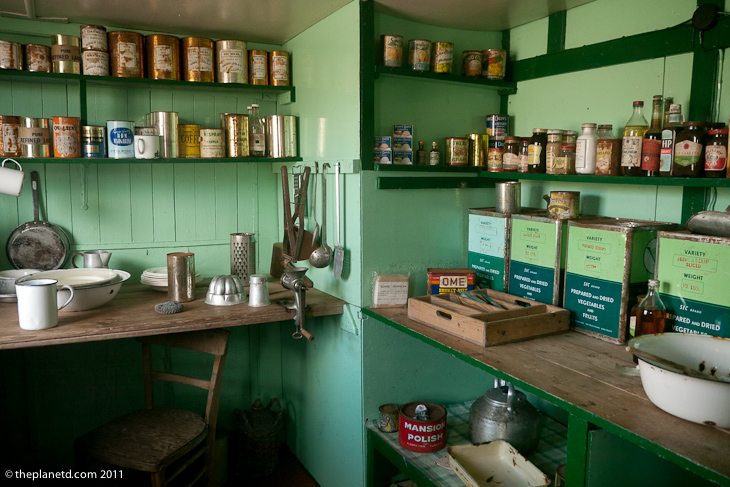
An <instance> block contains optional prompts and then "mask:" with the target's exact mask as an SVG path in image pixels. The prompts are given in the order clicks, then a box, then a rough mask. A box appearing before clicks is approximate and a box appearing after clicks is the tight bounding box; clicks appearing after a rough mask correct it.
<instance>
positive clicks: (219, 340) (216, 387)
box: [139, 329, 230, 429]
mask: <svg viewBox="0 0 730 487" xmlns="http://www.w3.org/2000/svg"><path fill="white" fill-rule="evenodd" d="M229 335H230V333H229V332H228V331H227V330H220V329H216V330H204V331H194V332H189V333H174V334H169V335H154V336H149V337H141V338H139V341H140V342H142V362H143V367H144V392H145V394H144V395H145V407H146V408H147V409H151V408H152V407H153V406H154V397H153V382H154V381H155V380H161V381H167V382H177V383H180V384H187V385H190V386H194V387H198V388H200V389H203V390H206V391H208V398H207V400H206V404H205V422H206V423H207V424H208V427H209V428H213V429H215V425H216V422H217V419H218V399H219V397H220V385H221V377H222V374H223V364H224V362H225V357H226V350H227V347H228V337H229ZM151 345H164V346H168V347H172V348H183V349H187V350H193V351H197V352H202V353H208V354H211V355H213V365H212V367H211V373H210V379H208V380H204V379H199V378H196V377H190V376H187V375H182V374H177V373H172V372H165V371H159V370H154V369H153V367H152V350H151Z"/></svg>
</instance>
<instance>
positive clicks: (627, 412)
mask: <svg viewBox="0 0 730 487" xmlns="http://www.w3.org/2000/svg"><path fill="white" fill-rule="evenodd" d="M364 311H365V314H367V315H369V316H372V317H374V318H377V319H379V320H380V321H382V322H384V323H386V324H388V325H390V326H392V327H394V328H396V329H399V330H401V331H403V332H405V333H407V334H409V335H412V336H414V337H416V338H418V339H420V340H422V341H424V342H426V343H428V344H430V345H432V346H434V347H436V348H439V349H441V350H444V351H446V352H447V353H449V354H451V355H453V356H455V357H456V358H458V359H460V360H462V361H464V362H467V363H470V364H472V365H475V366H477V367H480V368H481V369H483V370H486V371H487V372H489V373H492V374H494V375H495V376H497V377H500V378H504V379H507V380H510V381H513V382H514V383H515V385H517V386H518V387H520V388H521V389H523V390H526V391H529V392H531V393H533V394H535V395H537V396H538V397H541V398H543V399H545V400H547V401H549V402H551V403H553V404H555V405H557V406H558V407H560V408H562V409H564V410H566V411H568V412H569V413H570V414H571V415H574V416H577V417H579V418H581V419H582V420H585V421H587V422H588V423H590V424H594V425H597V426H599V427H600V428H603V429H605V430H607V431H610V432H611V433H613V434H615V435H617V436H619V437H621V438H624V439H626V440H628V441H631V442H632V443H635V444H638V445H639V446H641V447H644V448H646V449H648V450H649V451H651V452H653V453H655V454H657V455H658V456H660V457H663V458H667V459H669V460H671V461H672V462H674V463H677V464H678V465H681V466H683V467H684V468H687V469H689V470H691V471H694V472H695V473H698V474H700V475H702V476H703V477H705V478H708V479H710V480H713V481H715V482H718V483H720V484H721V485H727V484H729V483H730V431H729V430H724V429H721V428H715V427H711V426H705V425H700V424H695V423H692V422H689V421H685V420H683V419H680V418H677V417H675V416H672V415H670V414H668V413H666V412H664V411H662V410H661V409H659V408H657V407H656V406H654V404H653V403H652V402H651V401H649V399H648V398H647V397H646V394H645V393H644V389H643V387H642V385H641V379H640V378H639V377H638V375H627V374H626V372H625V371H626V368H627V367H628V368H631V367H632V366H633V362H632V360H631V355H630V354H629V353H628V352H626V350H625V349H624V347H622V346H618V345H612V344H609V343H606V342H603V341H600V340H598V339H595V338H592V337H589V336H587V335H583V334H580V333H576V332H567V333H563V334H560V335H552V336H547V337H540V338H535V339H532V340H527V341H523V342H516V343H509V344H505V345H499V346H494V347H489V348H483V347H481V346H479V345H474V344H472V343H469V342H466V341H464V340H461V339H459V338H457V337H455V336H453V335H449V334H447V333H443V332H440V331H439V330H436V329H434V328H430V327H428V326H426V325H422V324H420V323H418V322H415V321H413V320H410V319H408V311H407V309H406V308H405V307H403V308H383V309H366V310H364Z"/></svg>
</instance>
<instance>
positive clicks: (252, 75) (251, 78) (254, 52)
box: [248, 49, 269, 85]
mask: <svg viewBox="0 0 730 487" xmlns="http://www.w3.org/2000/svg"><path fill="white" fill-rule="evenodd" d="M268 65H269V58H268V53H267V52H266V51H264V50H263V49H251V50H250V51H248V82H249V83H250V84H252V85H268V84H269V66H268Z"/></svg>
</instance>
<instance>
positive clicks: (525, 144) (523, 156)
mask: <svg viewBox="0 0 730 487" xmlns="http://www.w3.org/2000/svg"><path fill="white" fill-rule="evenodd" d="M529 155H530V138H529V137H522V138H521V139H520V162H519V163H518V165H517V172H527V158H528V157H529Z"/></svg>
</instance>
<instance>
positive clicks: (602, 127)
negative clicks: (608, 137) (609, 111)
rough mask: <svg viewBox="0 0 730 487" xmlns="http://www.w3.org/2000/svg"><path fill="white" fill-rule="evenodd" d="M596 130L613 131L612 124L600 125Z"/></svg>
mask: <svg viewBox="0 0 730 487" xmlns="http://www.w3.org/2000/svg"><path fill="white" fill-rule="evenodd" d="M598 130H613V124H612V123H602V124H600V125H599V126H598Z"/></svg>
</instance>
